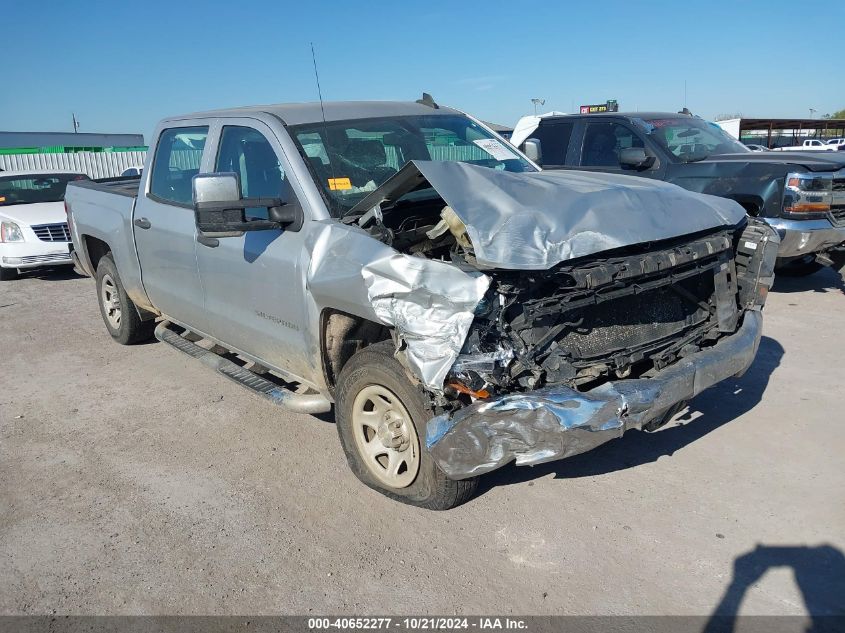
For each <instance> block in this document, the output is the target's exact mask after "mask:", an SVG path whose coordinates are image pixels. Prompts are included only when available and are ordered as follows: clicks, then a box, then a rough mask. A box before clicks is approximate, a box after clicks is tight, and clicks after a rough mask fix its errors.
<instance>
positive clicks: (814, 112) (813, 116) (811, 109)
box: [810, 108, 818, 119]
mask: <svg viewBox="0 0 845 633" xmlns="http://www.w3.org/2000/svg"><path fill="white" fill-rule="evenodd" d="M816 112H818V110H816V109H815V108H810V118H811V119H815V118H816Z"/></svg>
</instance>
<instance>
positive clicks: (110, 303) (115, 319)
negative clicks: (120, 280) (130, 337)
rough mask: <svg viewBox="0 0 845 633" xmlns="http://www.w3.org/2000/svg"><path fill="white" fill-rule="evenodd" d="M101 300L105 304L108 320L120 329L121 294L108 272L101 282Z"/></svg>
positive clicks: (104, 310) (115, 327)
mask: <svg viewBox="0 0 845 633" xmlns="http://www.w3.org/2000/svg"><path fill="white" fill-rule="evenodd" d="M100 301H101V302H102V304H103V313H104V314H105V315H106V321H108V322H109V325H111V326H112V327H113V328H114V329H115V330H119V329H120V317H121V313H122V310H121V306H120V294H118V292H117V285H116V284H115V283H114V279H112V277H111V275H109V274H108V273H106V274H105V275H103V279H102V281H101V282H100Z"/></svg>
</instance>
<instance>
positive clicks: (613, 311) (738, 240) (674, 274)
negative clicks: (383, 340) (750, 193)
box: [351, 163, 778, 479]
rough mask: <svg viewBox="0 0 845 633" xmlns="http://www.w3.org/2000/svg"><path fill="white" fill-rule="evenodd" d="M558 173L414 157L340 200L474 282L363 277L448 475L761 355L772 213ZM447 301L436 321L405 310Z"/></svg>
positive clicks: (588, 435)
mask: <svg viewBox="0 0 845 633" xmlns="http://www.w3.org/2000/svg"><path fill="white" fill-rule="evenodd" d="M565 176H566V177H565V178H561V173H560V172H558V173H556V174H554V175H551V174H548V173H546V172H544V173H539V174H518V175H512V174H502V173H496V172H494V171H493V170H490V169H484V168H477V167H472V166H469V165H461V164H456V163H452V164H447V163H443V164H434V163H418V164H413V163H409V165H406V168H404V169H403V170H402V171H400V173H399V174H398V175H397V177H395V178H394V179H392V182H391V181H388V183H386V185H385V186H384V187H383V188H381V189H380V190H377V191H376V192H373V194H372V195H371V196H368V198H367V199H365V200H364V201H362V203H361V204H360V205H358V207H357V208H356V209H353V211H354V212H355V213H352V214H351V216H352V217H353V218H354V219H355V220H356V221H357V222H358V223H359V224H360V225H361V226H362V227H365V228H367V230H369V231H370V232H371V233H372V234H374V235H376V236H377V237H379V238H380V239H382V241H385V242H386V243H387V244H389V245H390V246H392V247H393V248H394V249H396V250H398V251H400V252H401V253H403V255H401V257H403V258H405V260H403V261H405V262H406V264H407V262H408V261H413V260H416V261H417V262H420V265H421V266H422V267H423V268H425V267H426V266H427V265H433V266H440V265H443V264H445V263H448V264H449V265H450V266H452V267H454V268H455V269H456V272H457V271H460V272H461V274H465V275H467V277H468V279H469V280H471V282H469V283H468V284H466V287H465V288H464V287H463V286H461V285H460V284H459V285H457V286H455V287H453V288H450V287H449V284H448V283H446V284H443V283H440V284H439V285H438V288H439V289H438V290H437V292H435V293H433V294H432V292H431V288H429V287H428V286H430V284H428V285H426V284H413V287H414V289H412V290H408V291H407V292H404V293H403V292H401V290H402V289H400V292H399V293H398V294H397V293H393V292H391V291H390V286H389V285H385V284H384V282H383V281H381V280H380V279H379V278H373V279H371V280H370V281H369V282H368V287H369V288H371V289H372V288H376V289H378V288H379V287H381V288H382V290H380V291H376V292H371V293H370V299H371V301H372V302H373V305H374V306H376V312H377V314H378V315H379V318H380V319H381V320H382V321H383V322H384V323H387V324H389V325H391V326H393V327H394V329H395V332H396V335H397V340H398V342H399V348H398V351H397V356H398V357H400V359H401V360H404V361H405V365H406V366H407V367H409V368H410V369H411V370H412V372H413V373H414V374H415V375H416V377H417V378H418V379H419V380H420V381H421V384H422V385H423V386H424V387H425V389H426V391H427V392H428V393H429V395H430V402H431V411H432V419H431V420H430V422H429V423H428V425H427V433H426V435H427V437H426V446H427V448H428V450H429V451H430V453H431V455H432V456H433V458H434V460H435V461H436V463H437V464H438V465H439V466H440V468H441V469H442V470H443V471H444V472H445V473H446V474H447V475H448V476H449V477H451V478H453V479H460V478H465V477H470V476H475V475H479V474H482V473H485V472H489V471H491V470H493V469H495V468H499V467H501V466H503V465H505V464H507V463H509V462H511V461H516V463H517V464H536V463H541V462H545V461H550V460H555V459H560V458H563V457H568V456H571V455H575V454H578V453H582V452H584V451H587V450H590V449H592V448H594V447H595V446H598V445H599V444H602V443H604V442H606V441H608V440H610V439H612V438H615V437H618V436H620V435H621V434H622V433H623V432H624V431H625V430H627V429H630V428H646V429H648V430H652V429H655V428H658V427H659V426H660V425H662V424H664V423H666V422H667V421H668V420H669V418H670V417H671V416H672V415H674V413H676V412H677V411H678V410H679V409H680V408H681V407H683V405H684V404H685V403H686V402H687V401H688V400H689V399H690V398H692V397H694V396H695V395H696V394H698V393H700V392H701V391H702V390H703V389H706V388H707V387H709V386H711V385H713V384H715V383H716V382H719V381H720V380H723V379H725V378H727V377H729V376H732V375H736V374H739V373H742V372H743V371H745V370H746V369H747V367H748V366H749V365H750V364H751V362H752V360H753V358H754V354H755V353H756V349H757V346H758V344H759V340H760V332H761V326H762V319H761V316H760V313H759V309H760V308H761V307H762V305H763V304H764V302H765V299H766V293H767V292H768V289H769V287H770V286H771V284H772V281H773V267H774V260H775V257H776V254H777V246H778V239H777V235H776V234H775V233H774V232H773V231H772V230H771V229H770V228H769V227H768V226H767V225H765V224H764V223H762V222H759V221H757V220H754V219H746V218H745V215H744V213H743V212H742V209H741V208H740V207H738V205H735V204H734V203H732V202H730V201H726V200H722V199H717V198H711V197H710V196H701V195H699V194H692V193H688V192H682V191H681V190H679V189H678V188H675V187H671V186H670V187H669V188H667V186H666V185H662V184H655V185H652V184H651V183H648V184H643V183H639V184H635V185H633V186H632V187H629V186H628V185H629V183H628V182H627V181H620V182H616V181H614V180H613V179H612V178H611V177H607V178H605V177H604V176H598V175H596V174H591V175H589V176H586V177H584V176H572V175H565ZM608 179H609V183H610V184H608ZM573 182H574V184H573ZM422 190H433V194H432V193H431V191H430V192H429V195H427V196H416V197H415V196H414V195H410V196H408V195H407V194H409V193H413V192H418V191H422ZM479 191H483V192H484V195H480V194H479V193H478V192H479ZM479 201H480V202H479ZM549 209H554V210H555V211H554V213H551V212H550V211H549ZM620 217H624V218H625V219H624V222H623V221H620V220H619V218H620ZM422 262H426V264H425V265H423V264H422ZM412 267H413V265H412ZM432 279H433V277H432ZM436 285H437V284H436ZM406 290H407V288H406ZM448 295H454V300H449V301H445V302H444V301H443V300H442V299H438V297H441V298H442V297H444V296H448ZM479 297H480V300H477V299H479ZM449 304H453V305H455V306H460V309H456V312H455V318H454V319H451V320H450V319H449V318H448V317H449V315H448V314H447V313H448V305H449ZM444 305H447V308H446V310H445V312H444V311H443V310H440V314H439V315H438V317H437V320H436V322H437V323H438V324H439V323H448V327H446V328H445V329H446V330H448V331H447V334H448V336H443V334H442V332H441V328H440V327H439V326H437V327H432V324H433V323H434V321H432V322H429V323H427V324H426V323H423V322H420V319H419V318H418V317H421V316H422V315H423V314H428V315H430V314H438V311H437V309H436V308H438V306H440V307H441V308H442V307H443V306H444ZM420 306H422V307H423V309H422V310H420V308H419V307H420ZM433 308H434V310H432V309H433ZM470 311H471V312H470ZM415 317H417V318H415ZM426 326H427V327H426ZM435 330H437V331H435ZM426 332H427V333H428V334H430V337H429V336H426ZM421 333H422V335H421ZM432 341H435V342H436V344H434V345H432ZM433 352H434V353H433ZM420 358H424V362H421V361H420Z"/></svg>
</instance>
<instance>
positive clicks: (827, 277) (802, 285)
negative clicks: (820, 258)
mask: <svg viewBox="0 0 845 633" xmlns="http://www.w3.org/2000/svg"><path fill="white" fill-rule="evenodd" d="M807 291H810V292H842V293H845V283H843V282H842V275H840V274H839V273H838V272H837V271H835V270H833V269H832V268H822V269H821V270H820V271H818V272H817V273H813V274H812V275H807V276H806V277H787V276H786V275H778V274H775V285H774V286H773V287H772V292H778V293H790V292H807Z"/></svg>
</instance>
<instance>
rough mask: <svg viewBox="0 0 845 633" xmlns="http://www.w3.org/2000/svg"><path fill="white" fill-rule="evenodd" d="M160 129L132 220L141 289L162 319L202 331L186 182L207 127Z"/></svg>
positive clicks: (199, 163)
mask: <svg viewBox="0 0 845 633" xmlns="http://www.w3.org/2000/svg"><path fill="white" fill-rule="evenodd" d="M178 125H179V126H178V127H165V128H164V129H162V130H161V131H160V133H159V136H158V141H157V143H156V148H155V155H154V156H153V162H152V166H151V168H150V170H149V171H150V173H149V177H148V178H146V179H145V183H146V186H145V188H144V191H142V192H140V193H139V196H138V200H137V202H136V203H135V211H134V215H133V218H132V221H133V227H132V228H133V231H134V234H135V247H136V249H137V252H138V259H139V262H140V266H141V279H142V281H143V284H144V290H145V291H146V293H147V296H148V297H149V298H150V301H151V302H152V304H153V305H154V306H155V307H156V308H158V309H159V310H161V312H162V313H164V314H165V315H166V316H168V317H171V318H172V319H174V320H176V321H179V322H180V323H182V324H184V325H189V326H191V327H193V328H196V329H198V330H200V331H203V330H204V329H205V327H206V326H207V324H208V322H207V319H206V316H205V310H204V306H203V301H204V297H203V292H202V286H201V285H200V278H199V271H198V269H197V260H196V222H195V220H194V210H193V202H192V197H193V193H192V182H191V179H192V178H193V176H194V175H195V174H197V173H198V172H199V170H200V168H201V166H202V160H203V153H204V150H205V145H206V139H207V137H208V126H207V125H204V124H202V122H199V121H198V122H196V124H192V123H190V122H189V123H182V122H180V123H179V124H178Z"/></svg>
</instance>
